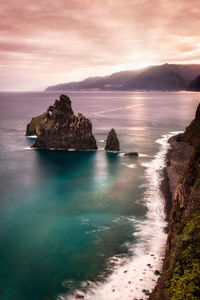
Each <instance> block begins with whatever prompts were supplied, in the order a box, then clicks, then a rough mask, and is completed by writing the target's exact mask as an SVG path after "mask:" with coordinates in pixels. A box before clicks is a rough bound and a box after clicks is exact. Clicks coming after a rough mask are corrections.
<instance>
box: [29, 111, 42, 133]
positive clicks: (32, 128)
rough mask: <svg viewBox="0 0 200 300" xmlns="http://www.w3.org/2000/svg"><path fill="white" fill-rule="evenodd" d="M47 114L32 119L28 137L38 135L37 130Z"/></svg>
mask: <svg viewBox="0 0 200 300" xmlns="http://www.w3.org/2000/svg"><path fill="white" fill-rule="evenodd" d="M44 116H45V113H43V114H41V115H39V116H36V117H34V118H32V120H31V122H30V123H29V124H28V125H27V127H26V136H31V135H36V130H37V128H38V127H39V123H40V121H41V120H42V119H43V118H44Z"/></svg>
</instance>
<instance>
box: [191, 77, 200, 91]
mask: <svg viewBox="0 0 200 300" xmlns="http://www.w3.org/2000/svg"><path fill="white" fill-rule="evenodd" d="M189 90H191V91H196V92H199V91H200V75H199V76H197V77H196V78H195V79H194V80H193V81H192V82H191V83H190V85H189Z"/></svg>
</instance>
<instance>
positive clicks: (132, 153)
mask: <svg viewBox="0 0 200 300" xmlns="http://www.w3.org/2000/svg"><path fill="white" fill-rule="evenodd" d="M123 156H128V157H138V153H137V152H128V153H125V154H124V155H123Z"/></svg>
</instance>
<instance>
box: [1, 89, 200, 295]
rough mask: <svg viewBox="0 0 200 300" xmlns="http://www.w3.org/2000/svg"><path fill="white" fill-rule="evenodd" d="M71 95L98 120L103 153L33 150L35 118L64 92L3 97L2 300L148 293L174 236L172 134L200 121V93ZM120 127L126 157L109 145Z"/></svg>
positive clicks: (79, 108) (81, 109)
mask: <svg viewBox="0 0 200 300" xmlns="http://www.w3.org/2000/svg"><path fill="white" fill-rule="evenodd" d="M68 95H69V96H70V97H71V100H72V107H73V110H74V112H75V113H78V112H81V113H83V114H84V115H85V116H86V117H88V118H89V119H90V120H91V121H92V123H93V132H94V135H95V137H96V140H97V142H98V146H99V150H98V151H91V152H75V151H69V152H65V151H47V150H30V146H31V145H32V144H33V142H34V138H33V137H31V138H27V137H25V136H24V134H25V129H26V125H27V123H28V122H29V121H30V120H31V118H32V117H33V116H35V115H37V114H40V113H42V112H44V111H46V109H47V107H48V106H49V105H51V104H52V103H53V102H54V100H55V99H56V98H57V97H58V96H59V93H57V92H29V93H27V92H24V93H21V92H18V93H9V92H1V93H0V134H1V138H0V160H1V164H0V166H1V168H0V192H1V197H0V266H1V267H0V299H2V300H47V299H48V300H54V299H60V300H61V299H62V300H64V299H74V298H75V297H78V295H79V296H80V295H84V297H85V299H96V300H105V299H111V300H112V299H134V298H135V299H140V298H143V299H146V298H147V296H145V294H144V293H143V292H142V290H143V289H149V291H151V289H152V288H153V287H154V285H155V283H156V280H157V277H156V275H154V271H155V269H160V268H161V264H162V258H163V251H164V246H165V241H166V233H165V231H164V228H165V226H166V220H165V218H166V215H165V210H164V199H163V196H162V194H161V192H160V188H159V187H160V182H161V179H162V169H163V167H164V166H165V154H166V151H167V148H168V147H169V145H168V144H167V140H168V138H169V136H171V135H173V134H174V132H175V131H176V132H177V131H182V130H184V128H185V127H186V126H187V125H188V124H189V122H190V121H191V120H192V119H193V117H194V114H195V109H196V106H197V104H198V103H199V102H200V96H199V94H198V93H192V92H69V93H68ZM111 128H115V129H116V132H117V134H118V137H119V140H120V144H121V151H120V153H106V152H104V151H102V149H103V148H104V146H105V139H106V136H107V134H108V131H109V130H110V129H111ZM128 151H137V152H138V153H139V158H138V159H137V158H129V157H123V153H124V152H128ZM147 264H150V266H147Z"/></svg>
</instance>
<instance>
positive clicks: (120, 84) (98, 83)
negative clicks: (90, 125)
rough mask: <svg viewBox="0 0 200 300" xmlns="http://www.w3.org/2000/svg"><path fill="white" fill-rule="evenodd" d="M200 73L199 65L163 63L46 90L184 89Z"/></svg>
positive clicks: (59, 85)
mask: <svg viewBox="0 0 200 300" xmlns="http://www.w3.org/2000/svg"><path fill="white" fill-rule="evenodd" d="M199 74H200V65H177V64H163V65H159V66H150V67H147V68H145V69H140V70H132V71H122V72H118V73H114V74H112V75H110V76H105V77H89V78H87V79H85V80H83V81H79V82H69V83H62V84H58V85H55V86H50V87H48V88H47V89H46V91H69V90H71V91H72V90H73V91H74V90H75V91H79V90H108V91H109V90H138V89H142V90H164V91H165V90H171V91H172V90H184V89H187V88H188V86H189V84H190V82H191V81H192V80H194V79H195V78H196V77H197V75H199Z"/></svg>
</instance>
